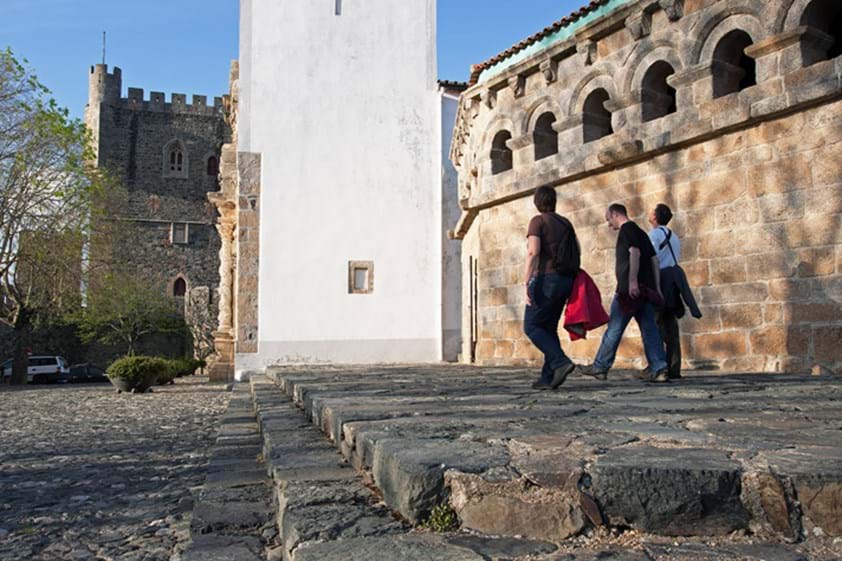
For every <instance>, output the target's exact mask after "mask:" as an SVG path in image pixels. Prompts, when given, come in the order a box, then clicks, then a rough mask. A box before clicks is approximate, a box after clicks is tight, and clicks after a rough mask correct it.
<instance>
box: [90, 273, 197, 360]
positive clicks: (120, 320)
mask: <svg viewBox="0 0 842 561" xmlns="http://www.w3.org/2000/svg"><path fill="white" fill-rule="evenodd" d="M80 327H81V333H82V339H83V340H84V341H86V342H91V341H99V342H101V343H104V344H109V345H121V346H123V348H124V349H125V352H126V354H127V355H129V356H132V355H134V354H135V351H136V350H137V346H138V343H139V342H140V340H141V338H143V337H146V336H154V335H160V334H165V335H169V336H173V337H184V336H185V334H186V333H187V326H186V324H185V323H184V318H183V317H182V316H181V315H180V314H179V311H178V308H177V305H176V303H175V302H174V301H173V300H172V299H170V298H168V297H167V296H166V295H164V294H163V293H162V292H161V290H160V288H159V287H157V286H154V285H150V283H148V282H146V281H144V280H143V279H139V278H137V277H134V276H131V275H122V274H117V273H107V274H105V275H103V276H101V277H100V278H99V279H98V281H97V282H96V283H94V284H92V285H91V288H90V292H89V300H88V305H87V307H86V309H85V311H84V313H83V314H82V318H81V321H80Z"/></svg>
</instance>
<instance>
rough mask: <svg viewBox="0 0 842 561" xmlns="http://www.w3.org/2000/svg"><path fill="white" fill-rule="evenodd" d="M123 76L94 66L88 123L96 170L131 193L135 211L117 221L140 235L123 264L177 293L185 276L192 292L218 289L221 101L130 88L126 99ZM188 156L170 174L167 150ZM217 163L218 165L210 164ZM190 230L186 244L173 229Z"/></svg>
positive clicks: (224, 136) (223, 135) (224, 133)
mask: <svg viewBox="0 0 842 561" xmlns="http://www.w3.org/2000/svg"><path fill="white" fill-rule="evenodd" d="M121 91H122V73H121V72H120V69H119V68H115V69H114V70H113V72H111V73H109V72H108V68H107V67H106V66H105V65H96V66H94V67H92V68H91V74H90V98H89V104H88V108H87V110H86V123H87V124H88V126H89V129H90V130H91V132H92V134H93V138H94V144H95V148H96V152H97V162H96V163H97V165H98V166H99V167H101V168H103V169H107V170H108V171H109V172H111V173H112V174H113V175H114V176H115V177H116V178H117V179H118V180H119V181H120V183H121V184H122V186H123V187H124V188H125V189H126V190H127V191H128V208H127V209H126V210H125V211H124V212H123V213H122V215H121V216H119V217H115V218H117V219H119V220H120V221H123V222H125V223H126V224H127V227H130V228H133V229H134V231H135V232H136V233H137V234H136V236H133V237H132V238H131V239H130V240H129V244H130V245H129V247H125V248H122V249H120V250H119V251H118V254H119V255H120V259H119V261H120V263H119V264H120V265H125V266H126V267H129V268H131V269H134V270H136V271H138V272H139V273H141V274H142V275H144V276H145V277H146V278H148V279H149V280H150V281H154V282H155V283H156V284H158V285H159V286H160V287H161V289H162V290H168V291H170V294H171V290H172V287H173V283H174V282H175V280H176V279H177V278H179V277H181V278H183V279H184V280H185V281H186V283H187V289H188V291H189V290H192V289H193V288H196V287H200V286H201V287H208V288H210V289H211V290H215V289H216V287H217V286H218V285H219V272H218V253H219V247H220V243H219V237H218V236H217V235H216V233H215V232H214V225H215V222H216V211H215V209H214V208H213V206H212V205H211V204H210V203H209V202H208V200H207V197H206V194H207V192H208V191H215V190H216V189H217V188H218V178H217V173H216V171H215V169H216V168H217V167H218V162H219V158H220V149H221V146H222V144H223V143H224V142H226V141H227V140H228V139H229V137H230V132H229V129H228V126H227V125H226V123H225V119H224V112H223V108H222V101H221V99H216V100H214V104H213V105H212V106H209V105H208V104H207V99H206V98H205V96H193V98H192V103H190V104H188V103H187V96H185V95H183V94H172V95H171V96H170V99H169V102H168V101H167V100H166V99H165V96H164V94H162V93H159V92H152V93H151V94H150V95H149V99H145V98H144V93H143V90H141V89H138V88H129V90H128V96H127V97H125V98H123V97H121ZM174 143H178V144H179V145H180V146H181V148H182V150H183V170H182V171H180V172H178V173H173V172H170V170H169V169H168V168H167V165H166V164H167V158H168V147H170V146H172V145H173V144H174ZM210 159H214V161H215V162H216V163H217V165H214V163H213V162H210V164H209V160H210ZM185 226H186V227H187V229H188V231H189V235H188V238H187V243H178V240H176V239H174V237H173V234H172V231H173V228H174V227H176V228H184V227H185Z"/></svg>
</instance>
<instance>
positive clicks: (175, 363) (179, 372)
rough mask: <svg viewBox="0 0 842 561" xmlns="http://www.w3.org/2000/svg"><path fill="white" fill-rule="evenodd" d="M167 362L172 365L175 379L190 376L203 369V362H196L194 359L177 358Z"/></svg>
mask: <svg viewBox="0 0 842 561" xmlns="http://www.w3.org/2000/svg"><path fill="white" fill-rule="evenodd" d="M169 362H170V364H171V365H172V368H173V369H174V370H175V376H176V377H177V378H181V377H182V376H190V375H192V374H193V373H194V372H196V370H198V369H199V368H204V367H205V364H204V362H205V361H203V360H197V359H195V358H178V359H175V360H171V361H169Z"/></svg>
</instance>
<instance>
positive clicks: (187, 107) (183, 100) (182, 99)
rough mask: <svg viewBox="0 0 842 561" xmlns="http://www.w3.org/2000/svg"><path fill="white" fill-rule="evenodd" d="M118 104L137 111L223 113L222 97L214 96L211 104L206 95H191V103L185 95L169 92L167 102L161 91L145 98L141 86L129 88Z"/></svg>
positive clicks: (199, 113)
mask: <svg viewBox="0 0 842 561" xmlns="http://www.w3.org/2000/svg"><path fill="white" fill-rule="evenodd" d="M119 106H120V107H121V108H124V109H133V110H137V111H160V112H171V113H187V114H193V115H207V116H213V115H221V114H222V113H223V108H224V102H223V98H222V97H214V98H213V105H209V104H208V97H207V96H204V95H193V96H192V100H191V103H187V95H185V94H182V93H172V94H169V102H167V95H166V94H165V93H163V92H155V91H153V92H149V97H148V99H147V98H145V95H144V90H143V88H129V92H128V97H124V98H120V100H119Z"/></svg>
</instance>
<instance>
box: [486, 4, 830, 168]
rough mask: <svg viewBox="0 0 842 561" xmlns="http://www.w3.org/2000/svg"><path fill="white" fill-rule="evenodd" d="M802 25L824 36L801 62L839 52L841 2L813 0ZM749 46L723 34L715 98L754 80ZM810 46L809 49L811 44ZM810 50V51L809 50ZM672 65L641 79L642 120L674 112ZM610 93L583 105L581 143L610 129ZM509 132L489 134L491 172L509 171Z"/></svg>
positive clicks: (547, 129)
mask: <svg viewBox="0 0 842 561" xmlns="http://www.w3.org/2000/svg"><path fill="white" fill-rule="evenodd" d="M801 24H802V25H806V26H809V27H811V28H813V29H816V30H819V31H821V32H823V33H824V34H826V35H827V36H828V38H829V41H828V44H827V52H826V55H825V56H823V57H822V56H816V55H813V58H810V57H808V56H806V53H805V57H804V59H805V64H815V63H817V62H821V61H822V60H827V59H831V58H836V57H838V56H840V55H842V1H840V0H814V1H813V2H812V3H811V4H810V5H809V6H808V7H807V9H806V10H805V11H804V14H803V16H802V18H801ZM752 44H753V40H752V38H751V36H750V35H749V34H748V33H747V32H745V31H743V30H740V29H735V30H733V31H730V32H729V33H727V34H726V35H725V36H723V37H722V38H721V39H720V40H719V43H718V44H717V45H716V48H715V50H714V53H713V63H712V65H713V66H714V72H713V97H714V99H716V98H720V97H723V96H726V95H729V94H732V93H735V92H739V91H742V90H744V89H746V88H749V87H751V86H754V85H756V84H757V67H756V63H755V61H754V59H753V58H751V57H749V56H748V55H747V54H746V49H747V48H748V47H750V46H751V45H752ZM811 48H812V47H811ZM811 52H813V53H814V52H815V50H814V49H813V51H811ZM673 74H675V68H673V66H672V65H671V64H670V63H669V62H667V61H665V60H659V61H657V62H655V63H653V64H652V65H651V66H650V67H649V68H648V70H647V71H646V73H645V74H644V77H643V81H642V82H641V88H640V90H641V92H640V96H641V99H640V102H641V120H642V121H643V122H649V121H654V120H656V119H660V118H662V117H665V116H667V115H670V114H672V113H675V112H676V111H677V110H678V106H677V99H676V91H675V89H674V88H673V87H672V86H671V85H670V84H669V81H668V78H669V77H670V76H672V75H673ZM608 101H610V95H609V93H608V91H607V90H606V89H605V88H598V89H595V90H594V91H592V92H591V93H590V94H589V95H588V97H587V98H585V102H584V104H583V106H582V141H583V142H584V143H586V144H587V143H589V142H593V141H595V140H599V139H600V138H604V137H606V136H609V135H611V134H613V133H614V127H613V125H612V118H611V111H610V110H609V109H608V108H606V103H607V102H608ZM555 122H556V116H555V115H554V114H553V113H552V112H546V113H543V114H542V115H540V116H539V117H538V119H537V120H536V122H535V125H534V129H533V131H532V140H533V145H534V157H535V160H536V161H537V160H542V159H544V158H548V157H550V156H553V155H555V154H557V153H558V151H559V146H558V133H557V132H556V131H555V129H554V128H553V125H554V124H555ZM511 138H512V134H511V132H509V131H507V130H502V131H500V132H498V133H497V134H496V136H494V139H493V140H492V145H491V171H492V174H498V173H502V172H505V171H508V170H510V169H512V167H513V155H512V150H511V149H510V148H509V147H508V141H509V140H511Z"/></svg>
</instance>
